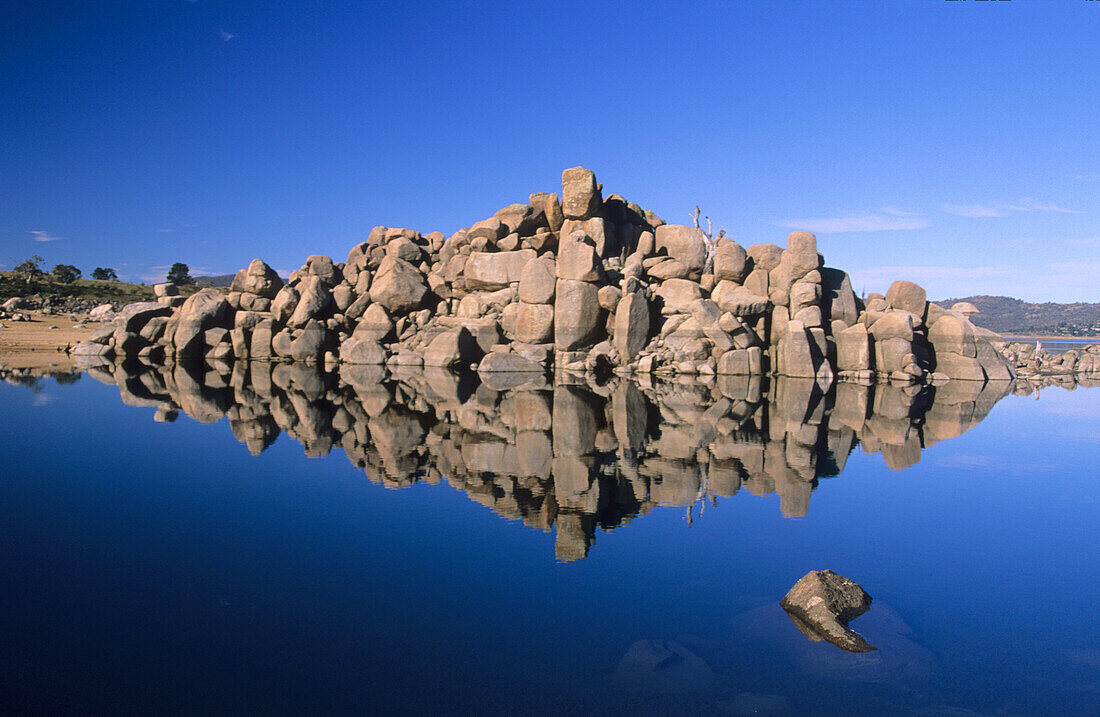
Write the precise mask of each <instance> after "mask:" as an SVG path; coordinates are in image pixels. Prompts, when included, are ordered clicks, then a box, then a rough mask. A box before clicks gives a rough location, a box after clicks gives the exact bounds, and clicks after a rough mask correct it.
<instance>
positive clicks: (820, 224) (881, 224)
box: [778, 207, 928, 234]
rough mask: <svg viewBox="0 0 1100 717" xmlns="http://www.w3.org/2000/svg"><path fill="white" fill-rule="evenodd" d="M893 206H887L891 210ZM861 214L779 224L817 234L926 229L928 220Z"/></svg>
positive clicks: (914, 217) (906, 215)
mask: <svg viewBox="0 0 1100 717" xmlns="http://www.w3.org/2000/svg"><path fill="white" fill-rule="evenodd" d="M890 209H891V208H889V207H888V208H887V210H890ZM887 210H883V211H882V212H880V213H868V214H860V215H856V216H848V217H814V218H809V219H790V220H786V221H782V222H779V223H778V224H779V226H781V227H786V228H788V229H800V230H803V231H809V232H814V233H816V234H846V233H848V232H882V231H901V230H906V229H924V228H925V227H927V226H928V221H927V220H926V219H923V218H921V217H919V216H918V215H915V214H910V213H896V212H897V211H898V210H893V211H894V212H895V213H889V212H888V211H887Z"/></svg>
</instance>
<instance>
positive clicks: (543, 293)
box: [519, 256, 557, 304]
mask: <svg viewBox="0 0 1100 717" xmlns="http://www.w3.org/2000/svg"><path fill="white" fill-rule="evenodd" d="M556 285H557V263H556V262H555V261H554V260H553V259H551V258H550V257H548V256H544V257H540V258H538V259H536V260H535V261H529V262H527V263H526V264H525V265H524V266H523V273H522V274H520V278H519V300H520V301H526V302H527V303H528V304H549V303H550V302H552V301H553V300H554V289H555V287H556Z"/></svg>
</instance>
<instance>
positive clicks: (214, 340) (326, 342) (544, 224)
mask: <svg viewBox="0 0 1100 717" xmlns="http://www.w3.org/2000/svg"><path fill="white" fill-rule="evenodd" d="M157 294H158V297H159V298H158V301H157V302H149V303H142V304H135V305H131V306H129V307H126V308H125V309H123V310H122V311H121V313H120V314H119V315H118V317H117V318H116V320H115V323H114V328H113V330H112V331H108V330H107V329H104V330H102V331H101V332H98V333H97V334H96V335H95V336H94V337H93V338H92V339H91V340H90V341H89V342H87V343H85V344H82V345H80V346H78V347H77V348H76V349H75V350H74V353H77V354H83V355H98V356H104V357H111V356H115V357H120V358H128V357H142V358H147V359H149V360H154V361H163V360H169V361H170V360H180V359H191V358H196V359H199V358H205V359H208V360H228V359H249V360H255V359H259V360H289V361H305V362H324V361H333V362H335V361H339V362H342V363H350V364H385V365H387V366H391V367H393V366H439V367H449V368H456V367H457V368H467V367H476V368H477V369H478V370H479V371H480V372H482V373H494V372H504V371H507V372H538V371H545V370H547V369H548V368H550V367H555V368H558V369H564V370H569V371H593V370H604V371H615V372H618V373H633V374H664V375H668V374H687V375H706V374H710V375H715V374H723V375H743V374H761V373H769V372H770V373H775V374H781V375H787V376H796V377H810V378H819V379H822V380H829V381H831V380H832V379H833V378H834V377H835V376H837V375H840V376H852V377H858V378H863V379H872V378H876V377H877V378H887V377H888V378H890V379H892V380H900V381H903V382H911V383H917V382H927V381H930V380H932V379H934V378H937V377H940V378H961V379H971V380H986V379H987V378H988V379H1007V378H1011V377H1012V376H1013V370H1012V367H1011V366H1009V365H1008V363H1007V362H1006V361H1005V359H1004V357H1002V356H1001V355H1000V354H999V353H998V352H997V351H996V350H995V349H994V347H993V345H992V343H991V340H995V339H996V338H998V337H996V336H995V335H992V334H990V333H989V332H986V331H983V330H981V329H979V328H977V327H976V326H974V324H972V323H971V322H970V320H969V318H968V316H967V314H966V312H964V311H959V310H954V309H945V308H942V307H940V306H938V305H936V304H934V303H929V302H928V301H927V299H926V295H925V292H924V290H923V289H921V288H920V287H919V286H917V285H916V284H912V283H910V282H905V281H899V282H895V283H894V285H893V286H892V287H891V288H890V291H889V292H887V294H886V295H885V296H882V295H877V294H872V295H870V296H869V297H867V299H866V301H863V300H861V299H860V298H859V297H857V296H856V295H855V293H854V292H853V291H852V288H851V282H850V281H849V279H848V276H847V274H845V273H844V272H843V271H840V270H838V269H831V268H828V267H826V266H824V263H823V260H822V257H821V255H820V254H819V253H818V251H817V240H816V238H815V237H814V235H813V234H810V233H809V232H792V233H791V234H790V236H789V237H788V238H787V246H786V248H782V247H779V246H776V245H774V244H756V245H752V246H749V247H742V246H741V245H740V244H738V243H737V242H735V241H733V240H732V239H730V238H728V237H724V236H719V237H713V236H709V235H707V234H706V233H704V232H703V231H702V230H701V229H699V228H698V227H694V226H686V225H675V224H666V223H665V222H664V221H663V220H662V219H660V218H659V217H658V216H656V215H655V214H653V213H652V212H651V211H648V210H644V209H642V208H641V207H640V206H638V205H637V204H635V203H633V202H629V201H627V200H626V199H624V198H623V197H621V196H619V195H614V194H613V195H610V196H608V197H606V198H605V197H604V196H603V188H602V185H600V184H599V183H598V182H597V181H596V177H595V175H594V174H593V173H592V172H591V171H590V170H587V169H584V168H583V167H574V168H572V169H567V170H565V171H564V172H563V174H562V193H561V197H560V199H559V196H558V195H557V194H556V193H554V194H546V193H536V194H532V195H530V196H529V197H528V200H527V202H526V203H522V204H512V205H509V206H507V207H504V208H503V209H501V210H500V211H498V212H496V213H495V214H494V215H493V216H492V217H489V218H487V219H484V220H482V221H479V222H476V223H474V224H473V225H472V226H470V227H468V228H464V229H461V230H459V231H458V232H456V233H455V234H454V235H452V236H451V237H449V238H447V237H445V236H444V235H443V234H441V233H439V232H433V233H431V234H428V235H427V236H423V235H421V234H420V233H419V232H416V231H413V230H411V229H395V228H387V227H375V228H374V229H373V230H372V231H371V232H370V235H369V236H368V237H367V239H366V241H364V242H362V243H360V244H358V245H356V246H355V247H353V248H352V250H351V252H350V253H349V254H348V256H347V259H346V260H345V261H344V262H335V261H333V260H332V259H331V258H329V257H325V256H310V257H309V258H308V259H307V261H306V263H305V265H304V266H302V267H301V269H299V270H297V271H295V272H293V273H292V274H291V276H290V277H289V281H287V282H286V283H285V285H284V283H283V281H282V280H281V279H280V278H279V277H278V276H277V275H276V274H275V272H274V271H272V270H271V268H270V267H268V266H267V265H266V264H265V263H264V262H263V261H261V260H259V259H256V260H254V261H253V262H252V263H251V264H250V265H249V266H248V268H246V269H242V270H241V271H240V272H238V273H237V276H236V278H235V280H234V282H233V285H232V287H231V290H230V292H229V293H228V295H223V294H222V293H220V292H219V291H217V290H215V289H204V290H202V291H199V292H198V293H196V294H194V295H192V296H191V297H188V298H187V299H186V300H184V299H182V298H181V297H178V296H176V295H175V294H176V292H175V287H173V286H171V285H160V286H158V287H157Z"/></svg>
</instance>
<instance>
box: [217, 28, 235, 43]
mask: <svg viewBox="0 0 1100 717" xmlns="http://www.w3.org/2000/svg"><path fill="white" fill-rule="evenodd" d="M218 32H219V33H220V34H221V37H222V39H223V40H225V41H226V42H229V41H230V40H232V39H233V38H234V37H236V35H235V34H233V33H231V32H226V31H225V30H224V29H222V28H218Z"/></svg>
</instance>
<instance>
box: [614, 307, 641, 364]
mask: <svg viewBox="0 0 1100 717" xmlns="http://www.w3.org/2000/svg"><path fill="white" fill-rule="evenodd" d="M649 326H650V321H649V302H648V301H647V300H646V298H645V294H643V293H641V292H640V291H634V292H631V293H629V294H627V295H626V296H624V297H623V298H622V299H620V300H619V305H618V307H617V308H616V310H615V337H614V338H615V340H614V346H615V348H616V349H617V350H618V352H619V355H620V356H622V358H623V361H624V362H630V361H632V360H634V358H635V357H636V356H637V354H638V352H639V351H641V350H642V349H643V348H645V345H646V343H647V342H648V341H649Z"/></svg>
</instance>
